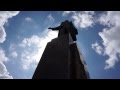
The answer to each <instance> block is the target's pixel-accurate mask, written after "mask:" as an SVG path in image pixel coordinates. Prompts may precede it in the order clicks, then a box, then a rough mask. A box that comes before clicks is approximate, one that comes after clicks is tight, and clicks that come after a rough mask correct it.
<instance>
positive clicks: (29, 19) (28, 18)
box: [25, 17, 33, 22]
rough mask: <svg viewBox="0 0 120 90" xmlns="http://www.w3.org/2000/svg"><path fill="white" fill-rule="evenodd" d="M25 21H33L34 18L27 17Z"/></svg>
mask: <svg viewBox="0 0 120 90" xmlns="http://www.w3.org/2000/svg"><path fill="white" fill-rule="evenodd" d="M25 21H27V22H32V21H33V20H32V18H30V17H26V18H25Z"/></svg>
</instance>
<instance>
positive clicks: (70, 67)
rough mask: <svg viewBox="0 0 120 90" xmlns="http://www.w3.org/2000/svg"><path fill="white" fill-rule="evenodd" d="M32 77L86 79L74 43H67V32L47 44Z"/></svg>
mask: <svg viewBox="0 0 120 90" xmlns="http://www.w3.org/2000/svg"><path fill="white" fill-rule="evenodd" d="M33 79H87V76H86V73H85V69H84V65H83V64H82V62H81V59H80V54H79V52H78V49H77V46H76V43H73V44H71V45H69V34H65V35H63V36H61V37H59V38H55V39H53V40H52V41H51V42H49V43H48V44H47V46H46V48H45V50H44V53H43V55H42V57H41V60H40V62H39V64H38V66H37V68H36V70H35V73H34V75H33Z"/></svg>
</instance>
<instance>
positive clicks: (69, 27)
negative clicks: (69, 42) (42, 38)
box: [48, 20, 78, 41]
mask: <svg viewBox="0 0 120 90" xmlns="http://www.w3.org/2000/svg"><path fill="white" fill-rule="evenodd" d="M48 29H52V30H59V33H58V37H60V36H61V35H64V34H67V33H70V35H71V37H72V39H73V41H76V40H77V39H76V35H77V34H78V31H77V29H76V28H75V27H74V25H73V23H72V22H70V21H68V20H65V21H64V22H62V23H61V25H60V26H58V27H54V28H51V27H50V28H48Z"/></svg>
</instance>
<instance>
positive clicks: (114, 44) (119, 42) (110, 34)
mask: <svg viewBox="0 0 120 90" xmlns="http://www.w3.org/2000/svg"><path fill="white" fill-rule="evenodd" d="M99 22H100V23H101V24H102V25H105V26H107V27H108V28H104V29H103V31H102V32H99V36H100V37H101V39H102V45H103V50H104V51H103V52H104V53H103V55H107V56H108V59H107V60H106V62H105V63H106V65H105V69H110V68H114V66H115V65H116V63H117V62H118V60H119V59H118V58H119V57H120V12H119V11H108V12H107V13H104V14H102V15H101V16H100V18H99ZM99 46H100V45H98V47H99Z"/></svg>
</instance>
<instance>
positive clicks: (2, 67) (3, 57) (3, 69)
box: [0, 48, 13, 79]
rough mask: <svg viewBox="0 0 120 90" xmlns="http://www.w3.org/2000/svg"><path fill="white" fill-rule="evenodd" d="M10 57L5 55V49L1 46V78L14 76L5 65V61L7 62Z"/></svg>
mask: <svg viewBox="0 0 120 90" xmlns="http://www.w3.org/2000/svg"><path fill="white" fill-rule="evenodd" d="M7 61H8V58H7V57H6V56H5V51H4V50H3V49H1V48H0V79H12V78H13V77H12V76H11V75H9V72H8V71H7V69H6V66H5V65H4V62H7Z"/></svg>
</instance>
